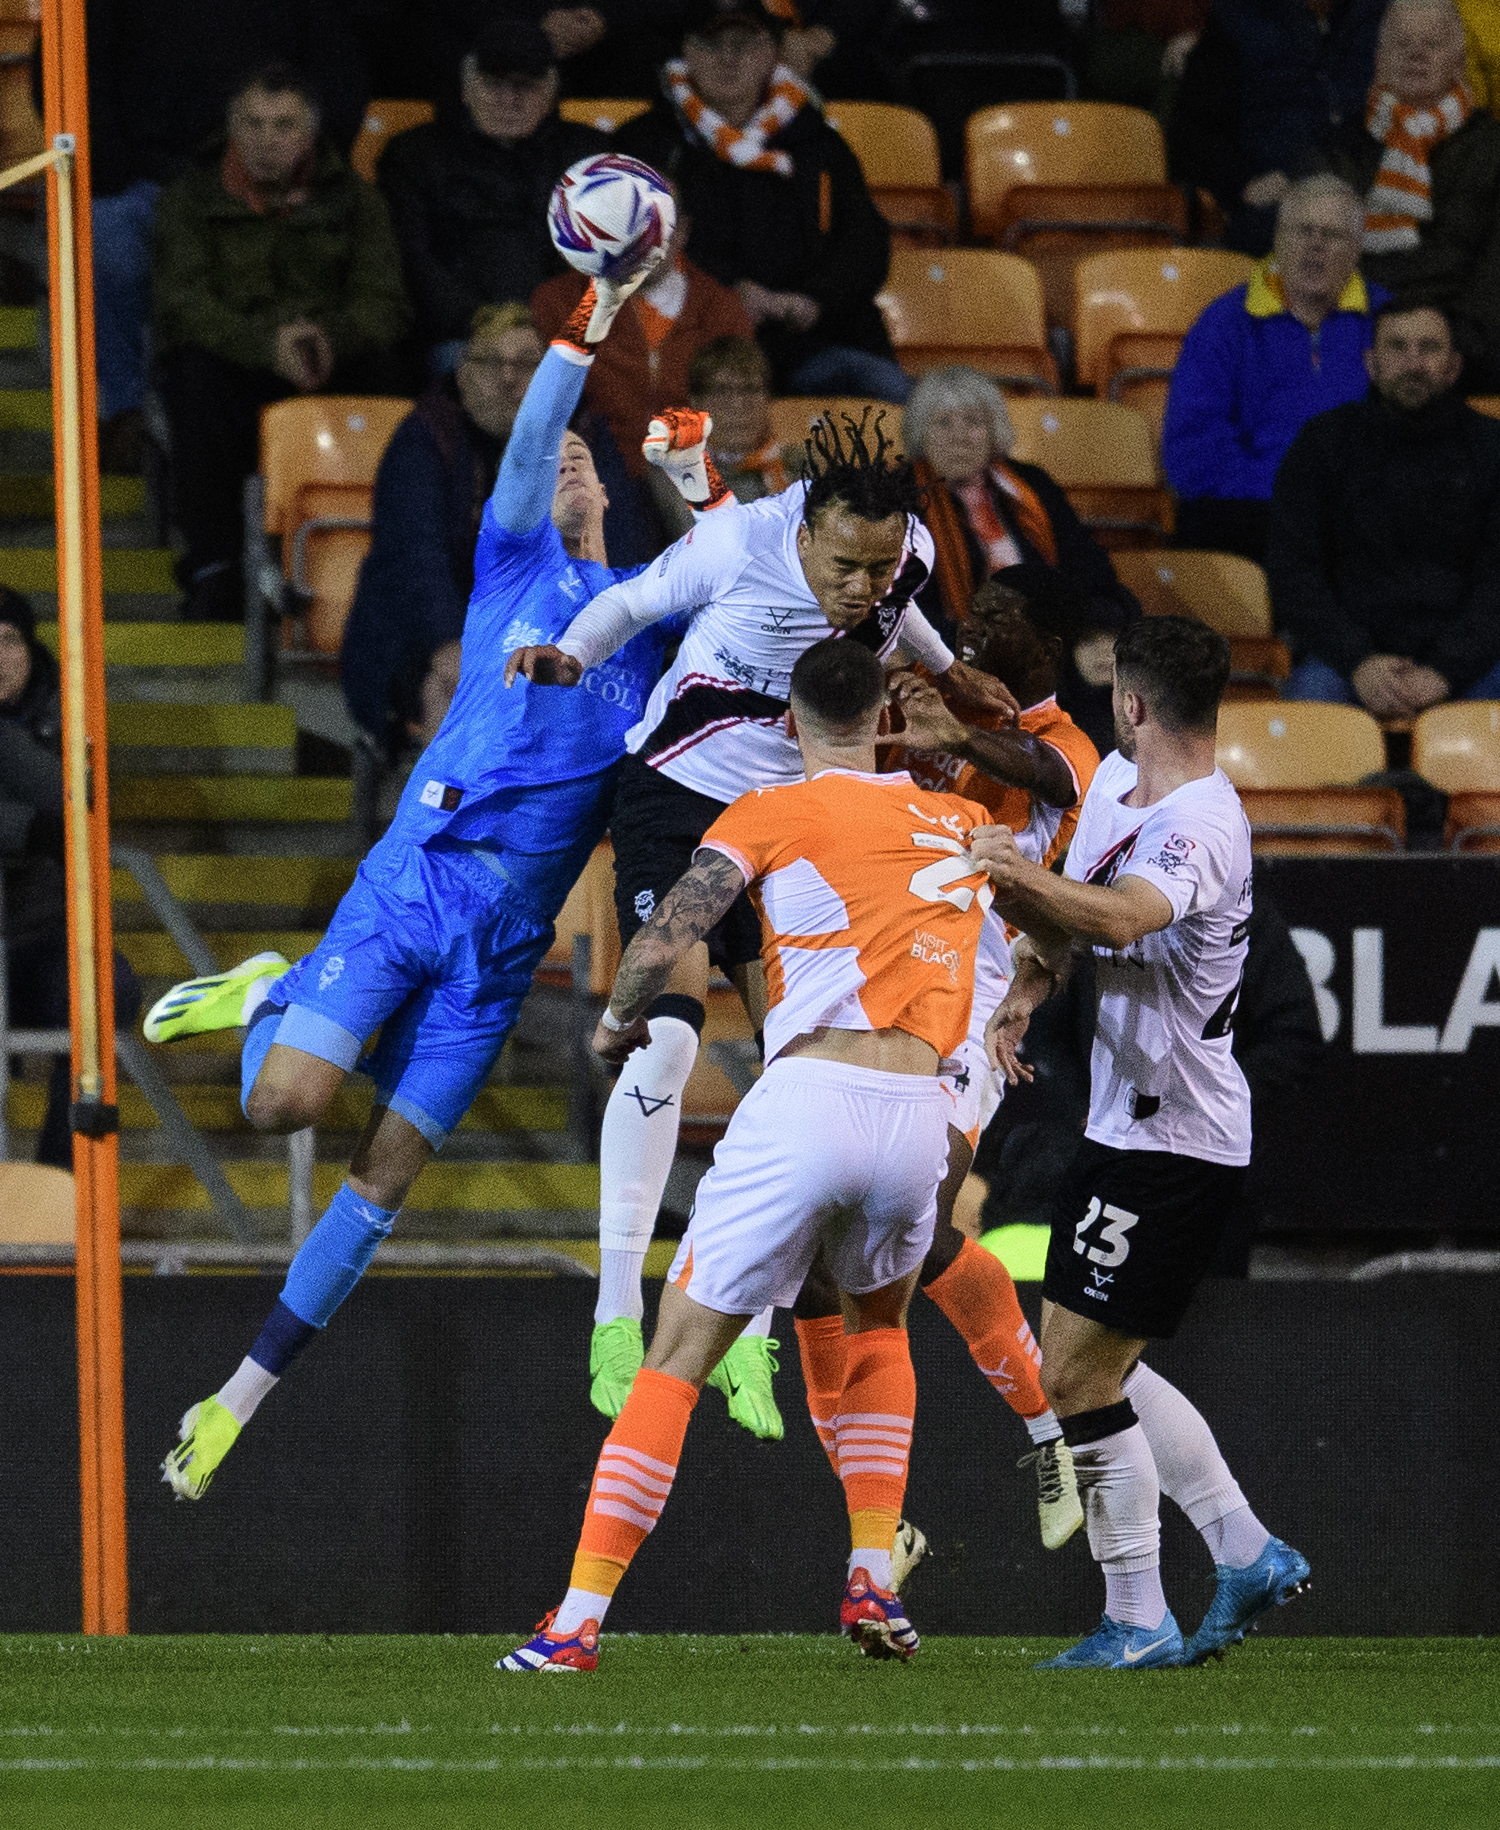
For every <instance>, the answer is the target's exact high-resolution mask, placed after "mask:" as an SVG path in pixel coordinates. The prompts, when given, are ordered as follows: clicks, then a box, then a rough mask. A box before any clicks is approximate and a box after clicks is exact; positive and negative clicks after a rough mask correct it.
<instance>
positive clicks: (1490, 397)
mask: <svg viewBox="0 0 1500 1830" xmlns="http://www.w3.org/2000/svg"><path fill="white" fill-rule="evenodd" d="M1469 405H1470V406H1471V407H1472V408H1473V409H1474V411H1475V412H1476V413H1485V414H1488V415H1489V417H1490V418H1491V419H1500V394H1471V395H1470V396H1469Z"/></svg>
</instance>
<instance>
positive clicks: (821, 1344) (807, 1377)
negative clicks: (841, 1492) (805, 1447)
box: [796, 1315, 844, 1475]
mask: <svg viewBox="0 0 1500 1830" xmlns="http://www.w3.org/2000/svg"><path fill="white" fill-rule="evenodd" d="M796 1328H797V1346H798V1349H799V1351H800V1352H801V1355H802V1383H803V1385H804V1386H806V1388H807V1409H808V1412H809V1414H810V1415H811V1417H812V1424H813V1428H814V1429H815V1430H816V1431H817V1432H818V1441H819V1442H820V1443H822V1445H823V1452H824V1454H825V1455H827V1457H828V1459H829V1461H830V1463H831V1464H832V1466H833V1471H834V1473H835V1475H837V1473H838V1471H839V1458H838V1450H837V1448H836V1447H835V1445H834V1435H833V1420H834V1417H835V1416H836V1415H837V1413H838V1409H839V1394H840V1393H841V1392H842V1391H843V1389H844V1318H843V1316H841V1315H819V1316H814V1317H813V1319H812V1320H811V1321H808V1322H802V1321H799V1322H798V1323H797V1324H796Z"/></svg>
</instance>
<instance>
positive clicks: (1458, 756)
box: [1411, 699, 1500, 852]
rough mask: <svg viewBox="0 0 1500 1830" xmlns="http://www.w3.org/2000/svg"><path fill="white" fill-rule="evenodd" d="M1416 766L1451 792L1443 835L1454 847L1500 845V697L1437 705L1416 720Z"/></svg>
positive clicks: (1426, 777) (1491, 847) (1478, 848)
mask: <svg viewBox="0 0 1500 1830" xmlns="http://www.w3.org/2000/svg"><path fill="white" fill-rule="evenodd" d="M1411 766H1412V767H1413V768H1414V769H1415V770H1416V772H1417V773H1418V775H1420V776H1421V777H1422V778H1423V779H1424V780H1425V781H1429V782H1431V783H1432V785H1433V787H1434V788H1439V789H1441V790H1442V792H1443V793H1444V794H1446V795H1447V796H1448V819H1447V825H1446V829H1445V831H1444V834H1443V841H1444V843H1445V844H1446V845H1448V846H1450V847H1451V848H1452V849H1453V850H1454V851H1484V852H1497V851H1500V703H1496V702H1495V701H1493V700H1489V699H1459V700H1455V701H1454V702H1453V703H1452V704H1451V705H1434V706H1433V707H1431V709H1430V710H1428V711H1425V712H1423V713H1422V715H1421V717H1420V718H1418V719H1417V721H1416V723H1415V724H1414V725H1413V726H1412V732H1411Z"/></svg>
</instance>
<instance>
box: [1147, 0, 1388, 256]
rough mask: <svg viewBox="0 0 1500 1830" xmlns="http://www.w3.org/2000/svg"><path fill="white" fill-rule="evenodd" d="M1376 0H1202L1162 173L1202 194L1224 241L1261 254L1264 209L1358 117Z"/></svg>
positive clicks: (1271, 226)
mask: <svg viewBox="0 0 1500 1830" xmlns="http://www.w3.org/2000/svg"><path fill="white" fill-rule="evenodd" d="M1384 6H1385V0H1213V6H1212V8H1211V10H1210V12H1209V17H1208V24H1207V25H1206V26H1205V27H1204V30H1203V35H1202V37H1201V38H1200V39H1199V40H1198V42H1197V44H1196V45H1195V47H1194V48H1193V51H1192V53H1191V55H1190V56H1189V57H1188V59H1187V65H1186V68H1185V69H1184V71H1183V78H1182V86H1181V88H1180V89H1179V90H1178V93H1177V101H1176V105H1175V107H1174V109H1173V112H1172V120H1171V124H1170V128H1169V144H1170V151H1171V156H1172V176H1173V177H1174V179H1179V180H1181V181H1183V182H1185V183H1188V184H1195V185H1203V186H1204V187H1205V188H1206V189H1208V190H1210V191H1212V192H1213V194H1214V196H1215V198H1216V199H1217V200H1218V202H1219V204H1220V205H1221V207H1222V208H1223V210H1224V211H1225V213H1226V215H1227V216H1228V218H1229V228H1228V235H1227V240H1228V244H1229V246H1230V247H1231V248H1239V249H1241V250H1243V251H1244V252H1245V253H1246V254H1253V255H1256V256H1257V257H1259V256H1260V255H1263V254H1266V253H1269V251H1270V248H1271V242H1272V239H1273V236H1274V234H1275V228H1276V207H1277V205H1278V204H1279V203H1280V202H1281V200H1282V198H1283V197H1285V195H1286V193H1287V191H1288V190H1289V189H1290V188H1291V183H1292V180H1293V179H1294V178H1296V177H1298V176H1299V175H1300V174H1302V173H1303V172H1305V171H1307V170H1308V169H1310V168H1311V167H1312V166H1313V165H1315V164H1316V163H1317V149H1318V148H1319V146H1320V145H1321V144H1322V143H1323V142H1324V141H1325V140H1326V139H1327V138H1328V136H1329V134H1330V133H1332V132H1334V131H1335V130H1336V129H1337V128H1338V127H1339V125H1340V123H1341V122H1344V121H1357V120H1360V119H1362V118H1363V115H1364V107H1365V95H1366V91H1367V90H1368V89H1369V87H1370V82H1371V79H1372V77H1373V75H1374V71H1375V40H1376V36H1377V33H1378V32H1379V29H1380V17H1381V13H1382V11H1383V10H1384Z"/></svg>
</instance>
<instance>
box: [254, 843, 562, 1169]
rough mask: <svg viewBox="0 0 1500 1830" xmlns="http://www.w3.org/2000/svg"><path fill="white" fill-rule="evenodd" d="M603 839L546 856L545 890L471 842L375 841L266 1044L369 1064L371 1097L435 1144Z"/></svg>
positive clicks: (283, 985) (285, 982)
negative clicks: (512, 875)
mask: <svg viewBox="0 0 1500 1830" xmlns="http://www.w3.org/2000/svg"><path fill="white" fill-rule="evenodd" d="M597 837H598V835H597V833H596V832H595V831H592V830H589V831H586V832H582V833H579V834H578V835H577V839H576V843H575V844H574V845H571V846H569V847H566V848H565V852H566V854H567V855H566V856H565V858H559V857H557V856H556V855H554V857H553V858H552V859H551V860H549V863H550V864H551V865H553V866H554V867H555V866H557V865H559V864H561V865H562V866H563V868H561V869H557V868H553V869H551V870H550V871H549V874H548V881H547V883H546V885H545V889H544V899H543V897H539V896H537V895H535V894H528V893H527V886H526V885H525V884H524V883H517V882H514V881H510V882H508V881H506V880H505V879H504V878H502V877H501V876H500V875H499V874H498V873H497V871H496V869H495V867H494V862H493V860H492V861H491V862H486V861H485V858H484V857H483V856H481V855H480V854H479V853H478V852H477V851H475V850H474V849H472V848H465V847H462V846H451V847H445V846H441V845H438V846H434V845H431V844H429V845H425V846H423V845H411V844H401V845H398V846H393V847H391V848H390V849H389V850H386V848H385V847H384V846H381V845H377V846H376V847H375V849H374V850H373V851H372V852H371V853H370V855H369V856H368V857H367V858H366V859H365V860H364V862H363V863H362V864H361V865H360V867H359V870H358V873H357V874H356V876H355V879H354V882H353V883H352V884H351V885H350V887H349V890H348V893H347V894H346V895H345V896H344V899H343V900H342V902H340V904H339V906H338V908H337V909H336V910H335V911H334V917H333V921H332V923H331V925H330V926H329V929H328V932H327V933H326V934H325V935H324V937H323V940H322V942H321V944H320V945H319V946H318V947H317V948H316V949H315V950H314V951H313V952H312V953H309V954H308V955H307V956H306V957H305V958H304V959H301V960H299V961H298V962H297V964H296V965H295V966H293V967H292V969H291V970H290V971H289V972H288V973H286V974H285V975H284V977H282V978H281V979H279V980H278V981H277V983H276V984H275V985H274V986H273V987H272V988H271V993H270V999H269V1002H270V1003H271V1005H272V1007H273V1008H276V1007H284V1014H283V1015H282V1017H281V1020H280V1022H279V1023H278V1024H277V1027H276V1032H275V1036H274V1040H275V1041H276V1042H278V1043H280V1044H282V1045H283V1046H285V1047H287V1048H297V1049H302V1050H303V1051H304V1052H305V1053H307V1054H309V1055H316V1056H317V1057H318V1058H319V1059H320V1060H322V1061H330V1062H333V1063H334V1064H335V1066H338V1067H341V1068H344V1069H345V1070H352V1069H355V1068H358V1069H360V1070H361V1071H362V1072H364V1073H367V1074H369V1075H370V1077H371V1078H372V1079H373V1080H374V1082H375V1091H376V1096H377V1099H378V1101H379V1102H380V1103H381V1104H383V1105H388V1106H389V1107H390V1109H391V1110H392V1111H393V1112H398V1113H400V1115H401V1117H402V1118H404V1119H406V1120H407V1121H408V1123H410V1124H412V1125H414V1126H415V1127H416V1128H417V1130H418V1131H420V1132H421V1133H422V1135H423V1137H425V1138H426V1139H427V1141H428V1142H429V1143H430V1144H431V1145H432V1146H433V1148H434V1149H437V1148H439V1147H440V1146H441V1145H442V1143H443V1142H444V1140H445V1139H446V1138H447V1136H448V1134H449V1133H450V1132H451V1131H452V1130H453V1129H454V1128H455V1126H456V1125H457V1124H458V1122H459V1120H460V1119H461V1118H462V1117H463V1115H464V1113H465V1112H467V1111H468V1109H469V1107H470V1106H471V1105H472V1104H473V1101H474V1097H475V1095H476V1094H477V1093H478V1092H479V1089H480V1088H481V1087H482V1086H483V1085H484V1083H485V1081H486V1080H487V1079H488V1078H489V1074H490V1070H491V1068H493V1066H494V1065H495V1062H496V1060H497V1058H498V1056H499V1054H500V1050H501V1049H502V1048H503V1047H504V1046H505V1039H506V1037H507V1036H508V1035H509V1034H510V1032H511V1030H512V1028H513V1027H514V1026H515V1021H516V1017H517V1015H518V1014H519V1012H520V1009H521V1004H522V1002H523V1000H524V999H525V996H526V993H527V991H528V990H529V989H530V987H531V979H532V974H533V973H534V972H535V971H536V968H537V966H538V965H539V964H540V962H541V960H542V958H543V956H544V955H545V954H546V952H547V949H548V948H549V947H550V946H551V944H552V938H553V934H554V932H555V930H554V927H553V922H554V920H555V917H556V914H557V911H558V909H559V908H560V907H561V905H562V902H563V901H564V900H565V898H566V894H567V889H568V887H570V886H571V884H572V883H573V881H574V880H575V879H576V877H577V876H578V874H579V872H581V871H582V869H583V867H584V865H585V864H586V863H587V861H588V856H589V853H590V851H591V850H592V849H593V846H594V844H595V842H596V840H597ZM501 861H502V862H506V861H507V860H503V859H502V860H501ZM533 887H542V886H540V885H538V886H533ZM377 1030H379V1032H380V1036H379V1040H378V1041H377V1042H376V1044H375V1046H374V1048H373V1049H372V1050H371V1051H370V1053H369V1054H368V1055H365V1054H364V1049H365V1045H366V1043H367V1042H368V1041H369V1039H370V1037H371V1036H373V1035H374V1034H375V1032H376V1031H377ZM362 1056H363V1059H361V1057H362Z"/></svg>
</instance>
